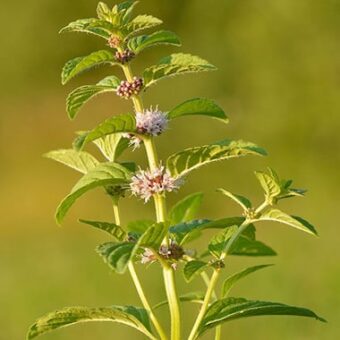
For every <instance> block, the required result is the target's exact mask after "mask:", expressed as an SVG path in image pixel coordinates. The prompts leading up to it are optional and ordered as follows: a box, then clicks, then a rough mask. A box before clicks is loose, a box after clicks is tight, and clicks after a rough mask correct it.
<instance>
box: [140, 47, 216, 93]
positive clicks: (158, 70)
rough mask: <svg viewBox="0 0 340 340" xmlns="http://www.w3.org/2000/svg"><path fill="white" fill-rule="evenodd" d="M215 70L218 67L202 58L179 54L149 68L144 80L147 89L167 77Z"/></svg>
mask: <svg viewBox="0 0 340 340" xmlns="http://www.w3.org/2000/svg"><path fill="white" fill-rule="evenodd" d="M213 70H216V67H215V66H213V65H211V64H209V63H208V62H207V61H206V60H204V59H202V58H200V57H197V56H193V55H191V54H184V53H177V54H172V55H170V56H168V57H165V58H163V59H161V60H160V62H159V63H158V64H157V65H154V66H151V67H149V68H147V69H146V70H145V71H144V73H143V78H144V84H145V87H146V88H147V87H150V86H151V85H153V84H155V83H156V82H157V81H159V80H161V79H164V78H167V77H171V76H175V75H179V74H184V73H196V72H204V71H213Z"/></svg>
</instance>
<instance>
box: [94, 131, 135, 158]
mask: <svg viewBox="0 0 340 340" xmlns="http://www.w3.org/2000/svg"><path fill="white" fill-rule="evenodd" d="M93 142H94V144H96V145H97V147H98V148H99V150H100V151H101V153H102V154H103V155H104V157H105V158H106V159H107V160H108V161H110V162H115V161H116V160H117V159H118V158H119V156H120V155H121V154H122V153H123V152H124V151H125V150H126V149H127V148H128V147H129V140H128V139H127V138H123V137H122V136H121V135H120V134H112V135H107V136H105V137H102V138H98V139H96V140H95V141H93Z"/></svg>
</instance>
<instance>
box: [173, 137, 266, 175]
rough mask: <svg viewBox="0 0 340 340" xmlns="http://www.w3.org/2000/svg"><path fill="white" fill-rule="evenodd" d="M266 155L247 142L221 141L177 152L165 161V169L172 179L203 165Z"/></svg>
mask: <svg viewBox="0 0 340 340" xmlns="http://www.w3.org/2000/svg"><path fill="white" fill-rule="evenodd" d="M265 154H266V153H265V151H264V150H263V149H261V148H259V147H258V146H257V145H255V144H253V143H249V142H244V141H242V140H240V141H232V140H223V141H221V142H217V143H214V144H210V145H205V146H200V147H194V148H190V149H186V150H184V151H181V152H178V153H176V154H174V155H172V156H170V157H169V158H168V160H167V168H168V169H169V171H170V173H171V175H172V176H173V177H182V176H186V175H188V174H189V173H190V172H191V171H193V170H196V169H198V168H200V167H202V166H203V165H206V164H209V163H212V162H216V161H222V160H228V159H232V158H238V157H242V156H247V155H260V156H264V155H265Z"/></svg>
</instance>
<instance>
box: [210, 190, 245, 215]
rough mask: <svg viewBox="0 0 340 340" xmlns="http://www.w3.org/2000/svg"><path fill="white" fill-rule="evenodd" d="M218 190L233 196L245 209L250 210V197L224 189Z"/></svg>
mask: <svg viewBox="0 0 340 340" xmlns="http://www.w3.org/2000/svg"><path fill="white" fill-rule="evenodd" d="M217 191H218V192H220V193H222V194H223V195H224V196H227V197H229V198H231V199H232V200H233V201H234V202H236V203H237V204H238V205H240V206H241V207H242V208H243V209H244V210H248V209H250V208H251V202H250V201H249V200H248V198H246V197H243V196H240V195H236V194H233V193H231V192H229V191H227V190H224V189H218V190H217Z"/></svg>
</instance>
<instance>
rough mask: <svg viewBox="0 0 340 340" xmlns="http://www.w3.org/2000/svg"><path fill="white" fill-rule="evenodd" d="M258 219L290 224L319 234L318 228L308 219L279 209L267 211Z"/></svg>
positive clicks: (313, 233) (310, 232) (309, 232)
mask: <svg viewBox="0 0 340 340" xmlns="http://www.w3.org/2000/svg"><path fill="white" fill-rule="evenodd" d="M257 221H272V222H279V223H283V224H286V225H289V226H291V227H293V228H296V229H299V230H302V231H304V232H306V233H308V234H312V235H317V231H316V229H315V228H314V227H313V226H312V225H311V224H310V223H309V222H307V221H306V220H304V219H302V218H301V217H297V216H290V215H288V214H286V213H284V212H282V211H281V210H279V209H270V210H268V211H266V212H265V213H264V214H262V216H261V217H260V218H259V219H258V220H257Z"/></svg>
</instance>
